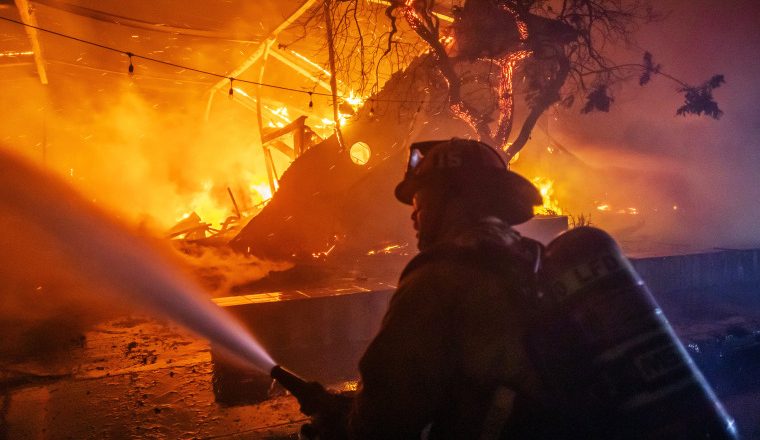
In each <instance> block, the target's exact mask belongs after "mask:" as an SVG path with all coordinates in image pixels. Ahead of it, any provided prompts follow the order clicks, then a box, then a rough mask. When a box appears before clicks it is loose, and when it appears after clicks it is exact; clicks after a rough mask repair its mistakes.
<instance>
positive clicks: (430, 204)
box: [412, 189, 441, 249]
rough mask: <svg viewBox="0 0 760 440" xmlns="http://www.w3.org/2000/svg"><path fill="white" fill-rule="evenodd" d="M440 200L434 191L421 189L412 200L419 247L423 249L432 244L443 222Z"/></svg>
mask: <svg viewBox="0 0 760 440" xmlns="http://www.w3.org/2000/svg"><path fill="white" fill-rule="evenodd" d="M437 202H440V200H438V198H437V197H436V196H435V193H434V192H433V191H430V190H427V189H421V190H420V191H417V192H416V193H415V194H414V197H413V198H412V207H413V208H414V209H413V210H412V222H413V224H414V230H415V231H417V247H418V248H419V249H423V248H424V247H425V246H426V245H428V244H432V243H433V242H434V241H435V237H436V235H437V232H438V230H439V226H440V225H439V223H440V222H441V218H440V217H441V211H440V206H438V205H439V203H437Z"/></svg>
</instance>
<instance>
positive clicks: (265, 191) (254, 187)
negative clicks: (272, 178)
mask: <svg viewBox="0 0 760 440" xmlns="http://www.w3.org/2000/svg"><path fill="white" fill-rule="evenodd" d="M250 190H251V192H252V193H254V194H258V196H259V197H260V198H261V203H265V202H268V201H269V199H271V198H272V188H270V187H269V184H267V183H254V184H251V186H250Z"/></svg>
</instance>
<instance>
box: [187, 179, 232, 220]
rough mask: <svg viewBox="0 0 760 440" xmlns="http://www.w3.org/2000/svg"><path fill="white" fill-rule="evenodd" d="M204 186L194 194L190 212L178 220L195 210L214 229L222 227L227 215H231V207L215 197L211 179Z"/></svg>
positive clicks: (189, 206)
mask: <svg viewBox="0 0 760 440" xmlns="http://www.w3.org/2000/svg"><path fill="white" fill-rule="evenodd" d="M202 187H203V190H201V191H199V192H198V193H196V194H195V195H193V197H192V200H191V201H190V203H189V205H188V208H189V212H185V213H184V214H183V215H182V216H181V217H180V218H177V219H176V220H177V221H178V222H179V221H181V220H184V219H186V218H188V217H189V216H190V215H191V214H192V213H193V212H195V213H196V214H197V215H198V216H199V217H200V218H201V219H202V220H203V222H204V223H208V224H209V226H210V227H212V228H214V229H220V228H221V226H222V225H223V224H224V222H225V220H227V217H229V216H230V215H231V213H232V212H231V207H230V206H229V204H223V203H220V201H219V200H217V199H216V198H215V197H213V195H212V194H213V192H212V189H213V187H214V183H213V182H212V181H211V180H206V181H204V182H203V183H202Z"/></svg>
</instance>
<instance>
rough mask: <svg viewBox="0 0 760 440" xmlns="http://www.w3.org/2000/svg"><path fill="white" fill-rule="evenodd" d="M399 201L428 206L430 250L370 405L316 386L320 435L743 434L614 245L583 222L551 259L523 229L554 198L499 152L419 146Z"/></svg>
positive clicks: (384, 332) (369, 373) (367, 357)
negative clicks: (545, 199)
mask: <svg viewBox="0 0 760 440" xmlns="http://www.w3.org/2000/svg"><path fill="white" fill-rule="evenodd" d="M396 197H397V198H398V199H399V201H401V202H402V203H406V204H411V205H413V207H414V209H413V213H412V220H413V222H414V227H415V229H416V230H417V233H418V246H419V249H420V254H419V255H418V256H416V257H415V258H414V259H413V260H412V261H411V262H410V263H409V264H408V265H407V267H406V268H405V269H404V271H403V273H402V275H401V278H400V281H399V286H398V290H397V291H396V292H395V294H394V296H393V298H392V300H391V303H390V306H389V309H388V311H387V313H386V316H385V318H384V320H383V323H382V326H381V329H380V331H379V333H378V334H377V336H376V337H375V339H374V340H373V341H372V342H371V343H370V345H369V347H368V348H367V351H366V352H365V354H364V356H363V357H362V359H361V361H360V364H359V371H360V373H361V387H360V389H359V392H358V393H357V394H356V396H354V397H353V398H352V399H347V398H345V396H337V395H330V394H329V393H327V392H326V391H324V388H323V387H321V385H319V384H311V385H310V386H311V387H312V388H313V389H314V390H316V391H319V392H317V393H315V395H316V396H317V397H319V398H320V399H318V400H317V401H316V402H319V404H318V405H314V407H315V408H314V409H309V408H308V407H309V405H307V406H306V409H305V413H307V414H309V413H315V416H316V417H314V418H313V419H314V421H315V422H314V424H313V425H310V426H308V427H307V429H306V431H307V432H308V431H309V429H311V435H310V436H311V437H319V438H357V439H405V438H410V439H412V438H421V437H422V438H431V439H441V438H451V439H497V438H518V439H590V438H593V439H616V440H633V439H653V440H666V439H668V440H670V439H684V440H685V439H711V440H716V439H731V440H734V439H736V438H737V431H736V426H735V424H734V422H733V419H731V418H730V416H728V414H727V413H726V412H725V410H724V409H723V407H722V405H721V404H720V402H719V401H718V400H717V398H716V397H715V395H714V393H713V392H712V390H711V389H710V387H709V385H708V384H707V383H706V382H705V380H704V378H703V377H702V375H701V373H700V372H699V371H698V370H697V369H696V367H695V366H694V364H693V362H692V361H691V360H690V359H689V357H688V355H687V354H686V352H685V350H684V349H683V347H682V345H681V344H680V342H679V341H678V339H677V337H676V336H675V334H674V333H673V330H672V328H671V327H670V325H669V324H668V323H667V320H666V319H665V317H664V316H663V315H662V313H661V311H660V310H659V308H658V306H657V304H656V302H655V301H654V299H653V297H652V296H651V294H650V293H649V291H648V290H647V288H646V286H645V285H644V283H643V282H642V281H641V279H640V277H639V276H638V275H637V274H636V272H635V270H634V269H633V268H632V266H631V265H630V263H629V262H627V260H626V259H625V258H624V257H623V255H622V252H621V251H620V249H619V247H618V246H617V244H616V243H615V241H614V239H612V237H610V236H609V235H608V234H607V233H605V232H604V231H601V230H599V229H595V228H589V227H585V228H576V229H574V230H572V231H569V232H567V233H565V234H563V235H561V236H560V237H558V238H556V239H555V240H554V241H552V243H550V244H549V245H548V247H547V248H546V252H545V255H544V248H543V246H541V244H539V243H538V242H535V241H533V240H530V239H527V238H524V237H521V236H520V235H519V234H518V233H517V232H516V231H515V230H514V229H512V226H514V225H517V224H520V223H522V222H525V221H527V220H529V219H530V218H531V217H532V216H533V207H534V206H535V205H538V204H540V203H541V196H540V194H539V193H538V191H537V190H536V188H535V187H534V186H533V185H532V184H531V183H530V182H528V181H527V180H525V179H523V178H522V177H520V176H519V175H517V174H515V173H512V172H510V171H509V170H508V167H507V162H506V160H505V158H504V157H503V156H502V154H501V152H499V151H497V150H495V149H493V148H491V147H489V146H488V145H486V144H483V143H481V142H476V141H471V140H462V139H452V140H447V141H433V142H423V143H415V144H412V145H411V148H410V155H409V162H408V166H407V171H406V175H405V176H404V179H403V181H402V182H401V183H400V184H399V185H398V186H397V187H396ZM542 266H543V267H542ZM317 407H319V408H320V409H317Z"/></svg>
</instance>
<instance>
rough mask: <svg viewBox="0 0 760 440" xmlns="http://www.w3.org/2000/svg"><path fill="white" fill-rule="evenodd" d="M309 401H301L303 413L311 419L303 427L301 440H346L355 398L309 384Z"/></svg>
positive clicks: (315, 383)
mask: <svg viewBox="0 0 760 440" xmlns="http://www.w3.org/2000/svg"><path fill="white" fill-rule="evenodd" d="M308 386H309V388H310V391H309V396H310V398H309V399H304V401H299V403H300V404H301V412H302V413H304V414H305V415H307V416H309V417H311V420H310V421H309V423H306V424H305V425H303V426H302V427H301V438H303V439H308V440H345V439H347V438H348V433H347V429H346V428H347V424H348V413H349V411H350V410H351V405H352V402H353V397H352V396H351V395H350V394H349V393H333V392H330V391H328V390H327V389H325V387H323V386H322V385H321V384H319V383H317V382H311V383H309V384H308Z"/></svg>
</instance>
